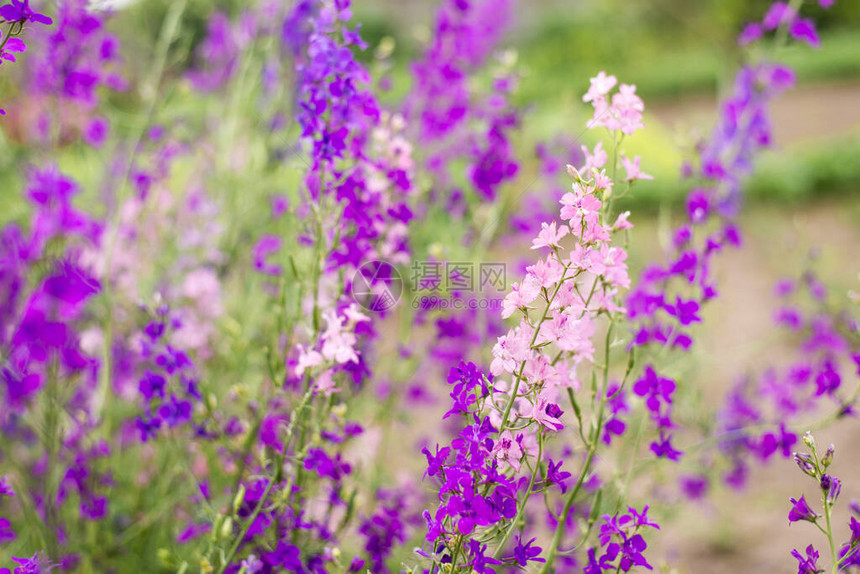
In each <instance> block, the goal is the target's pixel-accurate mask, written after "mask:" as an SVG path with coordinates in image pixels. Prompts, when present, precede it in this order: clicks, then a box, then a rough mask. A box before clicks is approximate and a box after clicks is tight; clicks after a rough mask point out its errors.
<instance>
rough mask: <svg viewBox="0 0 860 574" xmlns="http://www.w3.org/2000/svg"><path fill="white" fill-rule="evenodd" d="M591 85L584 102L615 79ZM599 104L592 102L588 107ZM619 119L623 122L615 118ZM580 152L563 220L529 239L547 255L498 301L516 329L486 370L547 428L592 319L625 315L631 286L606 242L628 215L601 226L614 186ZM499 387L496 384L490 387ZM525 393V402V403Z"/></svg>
mask: <svg viewBox="0 0 860 574" xmlns="http://www.w3.org/2000/svg"><path fill="white" fill-rule="evenodd" d="M591 83H592V88H591V90H589V93H588V94H586V99H589V100H596V99H598V98H602V97H603V95H605V94H606V93H607V91H608V89H610V88H611V86H612V85H614V83H615V78H614V77H611V76H610V77H609V78H608V79H607V78H606V75H605V73H603V72H601V74H600V75H599V76H598V77H597V78H594V79H592V81H591ZM607 86H608V87H607ZM633 90H635V87H632V86H631V87H630V93H632V91H633ZM637 100H638V98H637ZM640 103H641V101H640ZM614 105H615V104H613V106H614ZM599 107H600V106H599V105H598V104H595V109H599ZM638 109H639V110H640V111H639V113H640V120H637V122H638V124H639V125H641V109H642V108H641V106H639V107H638ZM595 114H597V112H595ZM622 116H623V117H628V118H629V115H625V114H620V115H619V117H622ZM625 121H627V120H625ZM592 124H593V125H595V126H596V125H597V124H595V123H594V122H592ZM629 125H630V126H631V127H632V125H633V124H629ZM613 127H614V126H613ZM613 127H610V129H613ZM614 129H618V130H621V129H622V127H621V126H620V125H619V126H617V127H614ZM631 133H632V132H631ZM585 151H586V163H585V166H584V167H583V168H582V170H577V169H575V168H574V167H572V166H568V172H569V173H570V175H571V176H572V177H573V178H574V182H573V185H572V190H571V191H570V192H568V193H567V194H565V195H564V196H563V197H562V198H561V210H560V213H559V216H560V218H561V219H562V220H563V221H564V223H559V222H557V221H553V222H549V223H546V222H545V223H542V224H541V231H540V232H539V233H538V236H537V237H536V238H535V239H534V240H533V241H532V249H545V250H548V251H549V253H548V255H547V257H546V258H545V259H540V260H538V261H537V262H536V263H535V264H534V265H532V266H530V267H528V268H527V274H526V277H525V278H524V279H523V281H521V282H519V283H514V284H513V286H512V291H511V292H510V293H509V294H508V295H507V296H506V297H505V300H504V302H503V309H502V317H504V318H508V317H511V316H512V315H514V314H515V313H517V312H519V313H521V314H522V317H521V319H520V323H519V325H518V326H516V327H514V328H512V329H511V330H510V331H509V332H508V333H507V334H506V335H505V336H503V337H500V338H499V339H498V342H497V343H496V345H495V346H494V347H493V357H494V359H493V362H492V364H491V366H490V370H491V372H492V373H493V375H494V376H496V377H498V376H501V375H503V374H504V373H506V374H508V375H511V376H512V377H513V378H514V379H515V385H514V386H515V391H514V392H517V390H518V387H519V385H520V384H521V383H525V384H526V385H528V387H527V389H525V393H524V394H522V395H517V397H518V398H517V401H518V405H517V406H518V416H520V417H522V418H531V419H534V420H535V421H536V422H538V423H539V424H541V425H542V426H544V427H546V428H548V429H550V430H553V431H557V430H560V429H561V428H563V426H562V424H561V422H560V420H559V419H558V416H560V414H561V411H560V409H559V408H558V406H557V405H556V404H555V403H556V400H557V397H558V392H559V389H566V388H570V389H573V390H578V389H579V387H580V383H579V377H578V376H577V367H578V366H579V365H580V364H582V363H583V362H588V363H591V362H593V361H594V343H593V341H592V337H593V335H594V333H595V330H596V321H597V319H598V318H599V316H600V315H606V316H608V317H610V318H611V317H612V316H613V315H614V314H616V313H621V314H623V313H624V312H625V310H624V308H623V307H622V306H621V304H620V298H619V295H618V292H619V290H620V289H627V288H628V287H629V286H630V277H629V276H628V273H627V264H626V259H627V253H626V252H625V251H624V249H623V248H621V247H619V246H617V245H613V244H612V239H613V235H614V234H615V233H617V232H620V231H623V230H626V229H629V228H631V227H633V225H632V224H631V223H630V222H629V221H628V220H627V218H628V216H629V213H623V214H621V215H619V216H618V217H617V218H616V219H615V221H614V222H612V223H609V222H608V221H606V218H607V217H608V212H607V211H608V210H606V209H605V208H604V200H605V199H606V198H608V197H610V196H611V194H612V188H613V182H612V180H611V179H610V177H609V176H608V175H607V173H606V170H605V169H604V167H605V164H606V161H607V154H606V153H605V152H603V150H602V146H601V144H598V145H597V147H596V148H595V152H594V154H589V153H588V150H585ZM638 159H639V158H636V160H635V165H636V167H637V169H638V164H639V162H638ZM630 172H631V169H628V175H633V174H631V173H630ZM629 179H636V178H635V177H632V178H629ZM568 235H570V236H572V237H573V239H574V244H573V246H572V248H570V249H569V250H567V249H565V247H563V245H562V240H564V239H565V238H566V237H567V236H568ZM537 302H540V303H541V305H540V306H541V307H542V308H543V311H542V314H541V315H538V314H537V313H534V314H533V313H532V311H533V310H534V309H535V305H536V303H537ZM533 315H535V316H533ZM499 386H500V381H498V380H497V383H496V387H499ZM502 386H503V384H502ZM526 396H528V397H529V398H528V399H525V398H524V397H526ZM520 398H522V400H520ZM491 417H492V415H491ZM498 417H499V415H498V413H497V414H496V418H497V419H498ZM493 422H494V423H497V422H499V420H494V421H493Z"/></svg>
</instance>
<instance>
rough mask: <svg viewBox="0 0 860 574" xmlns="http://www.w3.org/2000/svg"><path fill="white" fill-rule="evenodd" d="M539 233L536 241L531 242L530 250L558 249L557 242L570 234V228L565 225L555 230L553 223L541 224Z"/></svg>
mask: <svg viewBox="0 0 860 574" xmlns="http://www.w3.org/2000/svg"><path fill="white" fill-rule="evenodd" d="M540 226H541V231H540V233H539V234H538V236H537V238H536V239H533V240H532V249H540V248H541V247H558V246H559V244H558V242H559V241H561V239H562V238H563V237H564V236H565V235H567V234H568V233H570V228H568V226H567V225H562V226H561V227H559V228H558V229H556V225H555V221H553V222H552V223H550V224H549V225H547V224H546V223H541V224H540Z"/></svg>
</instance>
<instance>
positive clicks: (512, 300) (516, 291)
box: [502, 275, 541, 319]
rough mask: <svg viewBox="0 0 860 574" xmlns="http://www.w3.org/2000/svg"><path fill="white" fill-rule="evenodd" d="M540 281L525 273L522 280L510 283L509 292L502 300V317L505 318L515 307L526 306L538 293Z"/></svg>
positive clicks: (521, 307)
mask: <svg viewBox="0 0 860 574" xmlns="http://www.w3.org/2000/svg"><path fill="white" fill-rule="evenodd" d="M540 288H541V285H540V282H539V281H538V279H537V278H536V277H535V276H533V275H527V276H526V278H525V279H524V280H523V282H522V283H521V284H520V283H514V284H513V285H511V292H510V293H508V294H507V295H506V296H505V300H504V301H502V318H503V319H507V318H508V317H510V316H511V315H513V314H514V311H516V310H517V309H526V308H528V305H529V303H531V302H532V301H534V300H535V299H537V296H538V295H540Z"/></svg>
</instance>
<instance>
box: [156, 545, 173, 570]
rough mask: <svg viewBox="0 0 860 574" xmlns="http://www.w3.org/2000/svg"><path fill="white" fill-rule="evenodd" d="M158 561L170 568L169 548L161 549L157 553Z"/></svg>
mask: <svg viewBox="0 0 860 574" xmlns="http://www.w3.org/2000/svg"><path fill="white" fill-rule="evenodd" d="M155 555H156V557H157V558H158V561H159V562H161V564H162V565H164V566H170V550H168V549H167V548H159V549H158V550H157V551H156V552H155Z"/></svg>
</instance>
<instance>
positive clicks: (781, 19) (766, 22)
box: [762, 2, 795, 30]
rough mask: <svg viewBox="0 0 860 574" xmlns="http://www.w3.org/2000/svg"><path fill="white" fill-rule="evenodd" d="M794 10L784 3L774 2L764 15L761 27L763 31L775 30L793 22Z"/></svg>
mask: <svg viewBox="0 0 860 574" xmlns="http://www.w3.org/2000/svg"><path fill="white" fill-rule="evenodd" d="M794 16H795V12H794V10H793V9H792V8H791V7H790V6H789V5H788V4H786V3H785V2H775V3H774V4H773V5H772V6H771V7H770V9H769V10H768V11H767V14H765V15H764V19H763V20H762V25H763V26H764V28H765V30H775V29H776V28H779V27H780V26H781V25H782V24H785V23H788V22H791V21H792V20H794Z"/></svg>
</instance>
